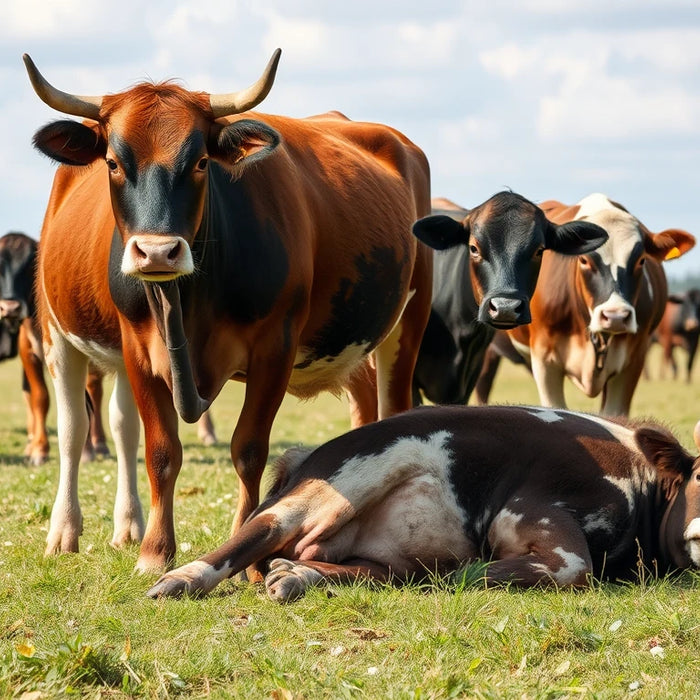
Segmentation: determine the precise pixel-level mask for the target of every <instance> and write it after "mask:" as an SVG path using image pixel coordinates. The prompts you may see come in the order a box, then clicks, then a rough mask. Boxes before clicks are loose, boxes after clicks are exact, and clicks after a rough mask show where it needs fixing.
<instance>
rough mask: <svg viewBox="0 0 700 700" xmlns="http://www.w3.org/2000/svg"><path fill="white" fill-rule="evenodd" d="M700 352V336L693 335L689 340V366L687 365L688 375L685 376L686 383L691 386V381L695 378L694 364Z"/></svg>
mask: <svg viewBox="0 0 700 700" xmlns="http://www.w3.org/2000/svg"><path fill="white" fill-rule="evenodd" d="M697 350H698V336H697V335H695V334H693V335H692V336H690V337H689V338H688V364H687V370H688V372H687V374H686V375H685V381H686V383H688V384H690V380H691V379H692V376H693V363H694V362H695V353H696V352H697Z"/></svg>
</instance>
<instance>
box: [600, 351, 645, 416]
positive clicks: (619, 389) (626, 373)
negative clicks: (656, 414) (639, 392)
mask: <svg viewBox="0 0 700 700" xmlns="http://www.w3.org/2000/svg"><path fill="white" fill-rule="evenodd" d="M645 355H646V353H642V352H636V353H635V354H633V355H632V357H631V358H630V360H629V363H628V365H627V367H625V368H624V369H623V370H622V372H620V373H619V374H615V375H613V376H612V377H610V378H609V379H608V381H607V382H606V383H605V387H604V388H603V401H602V405H601V413H602V414H603V415H605V416H627V415H629V412H630V406H631V404H632V396H633V395H634V391H635V389H636V388H637V384H638V383H639V378H640V377H641V376H642V370H643V369H644V360H645Z"/></svg>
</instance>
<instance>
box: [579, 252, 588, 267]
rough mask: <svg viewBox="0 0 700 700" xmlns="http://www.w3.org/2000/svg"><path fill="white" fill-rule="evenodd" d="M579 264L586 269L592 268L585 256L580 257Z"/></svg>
mask: <svg viewBox="0 0 700 700" xmlns="http://www.w3.org/2000/svg"><path fill="white" fill-rule="evenodd" d="M578 264H579V265H580V266H581V267H582V268H584V269H588V268H589V267H590V266H591V263H590V262H589V261H588V258H587V257H586V256H585V255H581V256H579V259H578Z"/></svg>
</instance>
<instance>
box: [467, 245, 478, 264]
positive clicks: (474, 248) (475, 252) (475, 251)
mask: <svg viewBox="0 0 700 700" xmlns="http://www.w3.org/2000/svg"><path fill="white" fill-rule="evenodd" d="M469 255H470V256H471V258H472V260H475V261H476V262H478V261H479V260H481V251H480V250H479V247H478V246H475V245H474V244H473V243H471V244H470V245H469Z"/></svg>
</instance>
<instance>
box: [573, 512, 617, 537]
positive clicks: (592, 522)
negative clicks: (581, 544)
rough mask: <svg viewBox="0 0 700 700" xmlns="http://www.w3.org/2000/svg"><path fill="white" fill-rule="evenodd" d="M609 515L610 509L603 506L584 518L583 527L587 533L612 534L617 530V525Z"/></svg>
mask: <svg viewBox="0 0 700 700" xmlns="http://www.w3.org/2000/svg"><path fill="white" fill-rule="evenodd" d="M608 516H609V513H608V511H607V510H606V509H605V508H601V509H600V510H598V511H596V512H595V513H589V514H588V515H587V516H586V517H585V518H584V519H583V523H582V524H581V527H582V529H583V531H584V532H585V533H586V534H587V535H590V534H591V533H593V532H605V533H606V534H609V535H611V534H613V533H614V532H615V526H614V525H613V523H612V522H611V520H610V518H609V517H608Z"/></svg>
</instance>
